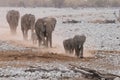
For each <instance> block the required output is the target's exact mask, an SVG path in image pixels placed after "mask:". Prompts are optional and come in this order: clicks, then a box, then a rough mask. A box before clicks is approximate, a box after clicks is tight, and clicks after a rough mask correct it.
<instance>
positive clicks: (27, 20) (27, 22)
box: [21, 14, 35, 40]
mask: <svg viewBox="0 0 120 80" xmlns="http://www.w3.org/2000/svg"><path fill="white" fill-rule="evenodd" d="M34 24H35V16H34V15H32V14H25V15H23V16H22V17H21V30H22V33H23V38H24V40H27V38H28V30H29V29H31V38H32V33H33V32H34Z"/></svg>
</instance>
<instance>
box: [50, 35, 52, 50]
mask: <svg viewBox="0 0 120 80" xmlns="http://www.w3.org/2000/svg"><path fill="white" fill-rule="evenodd" d="M49 39H50V47H51V48H52V33H51V34H50V38H49Z"/></svg>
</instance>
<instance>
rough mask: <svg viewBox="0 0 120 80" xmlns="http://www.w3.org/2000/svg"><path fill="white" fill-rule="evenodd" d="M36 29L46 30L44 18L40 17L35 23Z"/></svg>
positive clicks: (39, 30)
mask: <svg viewBox="0 0 120 80" xmlns="http://www.w3.org/2000/svg"><path fill="white" fill-rule="evenodd" d="M35 30H36V31H38V32H45V27H44V22H43V19H38V20H37V21H36V23H35Z"/></svg>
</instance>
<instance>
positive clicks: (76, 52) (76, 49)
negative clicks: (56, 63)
mask: <svg viewBox="0 0 120 80" xmlns="http://www.w3.org/2000/svg"><path fill="white" fill-rule="evenodd" d="M79 53H80V51H79V49H78V48H75V55H76V56H77V57H79Z"/></svg>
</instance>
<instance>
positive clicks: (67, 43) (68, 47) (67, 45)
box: [63, 38, 74, 53]
mask: <svg viewBox="0 0 120 80" xmlns="http://www.w3.org/2000/svg"><path fill="white" fill-rule="evenodd" d="M63 46H64V49H65V52H66V53H73V51H74V44H73V39H72V38H69V39H66V40H64V41H63Z"/></svg>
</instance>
